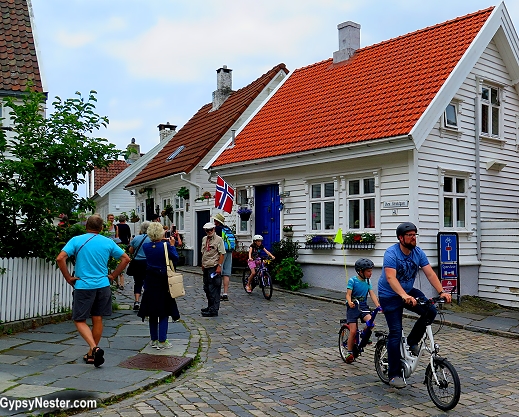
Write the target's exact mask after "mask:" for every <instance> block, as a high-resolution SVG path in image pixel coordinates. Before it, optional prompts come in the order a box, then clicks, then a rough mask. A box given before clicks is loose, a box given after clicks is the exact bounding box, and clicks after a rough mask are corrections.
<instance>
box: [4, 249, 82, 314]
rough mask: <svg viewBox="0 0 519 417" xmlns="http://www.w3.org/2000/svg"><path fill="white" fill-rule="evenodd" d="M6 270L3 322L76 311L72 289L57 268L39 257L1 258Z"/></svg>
mask: <svg viewBox="0 0 519 417" xmlns="http://www.w3.org/2000/svg"><path fill="white" fill-rule="evenodd" d="M2 271H3V272H4V273H1V274H0V320H1V321H2V323H6V322H12V321H17V320H23V319H31V318H36V317H40V316H46V315H49V314H55V313H60V312H63V311H65V310H69V309H71V308H72V287H71V286H70V285H68V284H67V282H66V281H65V279H64V278H63V275H61V272H60V270H59V269H58V268H57V267H56V265H52V264H51V263H49V262H46V261H44V260H43V259H36V258H29V259H21V258H6V259H4V258H0V272H2Z"/></svg>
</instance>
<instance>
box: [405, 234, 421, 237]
mask: <svg viewBox="0 0 519 417" xmlns="http://www.w3.org/2000/svg"><path fill="white" fill-rule="evenodd" d="M404 236H407V237H416V236H418V233H406V234H405V235H404Z"/></svg>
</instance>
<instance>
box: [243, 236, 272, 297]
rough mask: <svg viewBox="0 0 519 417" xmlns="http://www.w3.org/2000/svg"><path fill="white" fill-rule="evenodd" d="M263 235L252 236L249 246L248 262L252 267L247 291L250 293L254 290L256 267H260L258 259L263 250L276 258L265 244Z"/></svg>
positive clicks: (246, 287)
mask: <svg viewBox="0 0 519 417" xmlns="http://www.w3.org/2000/svg"><path fill="white" fill-rule="evenodd" d="M262 242H263V236H261V235H254V237H253V238H252V244H251V245H250V246H249V260H248V261H247V264H248V265H249V269H250V276H249V280H248V281H247V285H246V286H245V291H247V292H248V293H251V292H252V288H251V284H252V280H253V279H254V275H256V268H257V267H258V264H259V261H258V260H257V259H258V258H259V257H260V253H261V251H264V252H265V253H266V254H267V255H268V256H270V257H271V258H272V259H276V258H275V257H274V255H272V254H271V253H270V252H269V251H268V250H267V249H266V248H265V246H263V243H262Z"/></svg>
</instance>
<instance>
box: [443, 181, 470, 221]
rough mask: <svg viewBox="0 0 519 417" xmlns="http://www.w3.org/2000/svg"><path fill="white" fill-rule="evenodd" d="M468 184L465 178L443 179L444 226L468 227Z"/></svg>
mask: <svg viewBox="0 0 519 417" xmlns="http://www.w3.org/2000/svg"><path fill="white" fill-rule="evenodd" d="M467 182H468V178H466V177H463V176H450V175H446V176H445V177H444V179H443V226H444V227H454V228H456V227H462V228H464V227H466V212H467Z"/></svg>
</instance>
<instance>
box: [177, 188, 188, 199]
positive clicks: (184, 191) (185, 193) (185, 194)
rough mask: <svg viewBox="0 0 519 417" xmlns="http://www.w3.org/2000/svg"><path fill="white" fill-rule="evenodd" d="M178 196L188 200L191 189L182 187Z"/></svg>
mask: <svg viewBox="0 0 519 417" xmlns="http://www.w3.org/2000/svg"><path fill="white" fill-rule="evenodd" d="M177 195H178V196H179V197H182V198H183V199H185V200H187V199H188V198H189V189H188V188H187V187H180V189H179V190H178V192H177Z"/></svg>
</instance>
